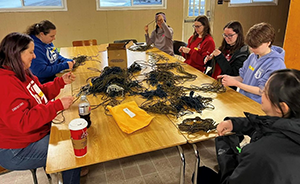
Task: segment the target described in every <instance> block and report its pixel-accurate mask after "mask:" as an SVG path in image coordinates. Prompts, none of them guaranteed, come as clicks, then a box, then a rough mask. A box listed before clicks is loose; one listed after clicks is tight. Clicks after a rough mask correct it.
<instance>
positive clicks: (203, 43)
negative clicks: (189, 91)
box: [179, 15, 215, 72]
mask: <svg viewBox="0 0 300 184" xmlns="http://www.w3.org/2000/svg"><path fill="white" fill-rule="evenodd" d="M193 28H194V29H195V31H194V34H193V35H192V36H191V37H190V38H189V40H188V45H187V47H184V46H181V47H180V48H179V52H182V55H183V57H185V59H186V60H185V63H187V64H189V65H191V66H192V67H194V68H197V69H198V70H200V71H201V72H204V70H205V64H204V58H205V57H206V56H207V55H210V54H211V53H212V52H213V51H214V50H215V42H214V40H213V38H212V37H211V34H210V25H209V21H208V19H207V17H206V16H205V15H200V16H198V17H196V18H195V22H194V24H193Z"/></svg>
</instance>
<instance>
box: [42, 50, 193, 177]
mask: <svg viewBox="0 0 300 184" xmlns="http://www.w3.org/2000/svg"><path fill="white" fill-rule="evenodd" d="M103 47H104V46H103V45H100V46H86V47H70V48H62V49H61V54H62V55H63V56H65V57H70V58H71V57H74V56H77V55H78V54H85V55H88V56H94V55H97V53H99V54H98V56H97V58H98V59H99V60H100V61H101V63H99V62H97V61H87V62H86V64H85V65H83V66H79V67H78V68H77V69H76V70H75V71H74V74H75V75H76V77H77V78H76V81H75V82H74V83H72V84H70V85H67V86H66V87H65V88H64V89H63V90H62V92H61V94H60V96H65V95H74V94H75V93H76V90H78V88H79V87H80V86H82V85H84V84H85V79H86V78H88V77H90V76H99V73H98V72H94V71H89V70H88V69H87V68H88V67H96V68H98V69H102V68H103V67H104V66H107V59H106V57H107V52H106V51H103ZM99 51H100V52H99ZM145 57H146V54H145V52H132V51H128V58H129V63H132V62H133V61H134V60H136V59H145ZM88 99H89V101H90V103H91V104H98V103H99V102H101V99H99V98H97V97H94V96H93V95H89V96H88ZM132 100H134V101H136V102H137V103H138V104H140V103H141V99H139V98H135V97H129V98H126V101H132ZM78 103H79V102H78V101H76V102H75V103H74V104H73V105H72V106H71V107H70V109H68V110H66V111H64V113H63V114H64V117H65V122H64V123H62V124H52V127H51V133H50V141H49V148H48V155H47V163H46V172H47V173H57V172H61V171H65V170H69V169H73V168H78V167H83V166H88V165H92V164H97V163H100V162H105V161H110V160H114V159H119V158H123V157H128V156H132V155H137V154H141V153H146V152H151V151H155V150H159V149H164V148H168V147H173V146H178V145H182V144H186V143H187V140H186V139H185V137H184V136H183V135H182V134H181V132H180V131H178V129H177V127H176V126H174V124H173V123H172V122H171V121H170V120H169V119H168V117H167V116H166V115H157V114H155V118H154V119H153V120H152V122H151V123H150V125H148V126H147V127H145V128H143V129H141V130H138V131H136V132H134V133H132V134H126V133H124V132H122V131H121V130H120V128H119V127H118V126H117V123H116V122H115V121H114V119H113V117H112V116H107V115H105V112H104V109H103V107H99V108H97V109H95V110H93V111H92V112H91V120H92V125H91V127H90V128H89V129H88V144H87V147H88V153H87V155H86V156H84V157H82V158H76V157H75V156H74V152H73V147H72V143H71V140H70V132H69V129H68V124H69V122H70V121H71V120H72V119H74V118H79V115H78ZM57 118H58V119H60V118H62V117H60V115H59V116H58V117H57Z"/></svg>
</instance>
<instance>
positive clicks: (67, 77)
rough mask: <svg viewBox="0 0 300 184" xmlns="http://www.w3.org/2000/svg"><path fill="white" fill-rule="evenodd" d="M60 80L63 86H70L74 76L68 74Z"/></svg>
mask: <svg viewBox="0 0 300 184" xmlns="http://www.w3.org/2000/svg"><path fill="white" fill-rule="evenodd" d="M62 78H63V80H64V82H65V84H71V83H72V82H73V81H74V80H75V78H76V76H75V75H74V74H73V73H72V72H68V73H66V74H64V75H63V76H62Z"/></svg>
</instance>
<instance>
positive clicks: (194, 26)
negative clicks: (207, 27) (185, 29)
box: [192, 25, 203, 29]
mask: <svg viewBox="0 0 300 184" xmlns="http://www.w3.org/2000/svg"><path fill="white" fill-rule="evenodd" d="M201 26H203V25H200V26H196V25H192V27H193V28H197V29H199V28H200V27H201Z"/></svg>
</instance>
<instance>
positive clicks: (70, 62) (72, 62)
mask: <svg viewBox="0 0 300 184" xmlns="http://www.w3.org/2000/svg"><path fill="white" fill-rule="evenodd" d="M75 63H76V61H74V60H73V61H68V65H69V69H72V68H73V66H74V65H75Z"/></svg>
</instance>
